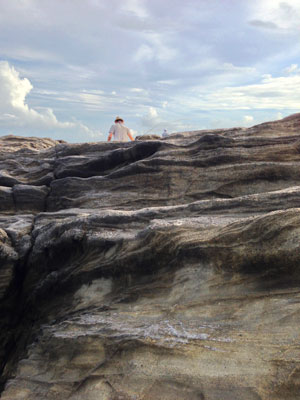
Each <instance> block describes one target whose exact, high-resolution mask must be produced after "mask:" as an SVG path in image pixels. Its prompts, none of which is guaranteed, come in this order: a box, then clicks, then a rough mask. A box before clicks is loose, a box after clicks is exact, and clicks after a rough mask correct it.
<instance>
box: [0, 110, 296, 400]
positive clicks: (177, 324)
mask: <svg viewBox="0 0 300 400" xmlns="http://www.w3.org/2000/svg"><path fill="white" fill-rule="evenodd" d="M299 121H300V114H296V115H294V116H291V117H289V118H286V119H283V120H281V121H275V122H271V123H266V124H262V125H258V126H255V127H253V128H249V129H245V128H235V129H226V130H214V131H196V132H183V133H178V134H173V135H170V136H169V137H168V138H167V139H164V140H154V141H153V140H149V141H139V142H132V143H125V144H122V143H88V144H75V145H74V144H73V145H71V144H70V145H69V144H56V146H55V147H52V148H49V149H46V150H41V151H31V150H24V151H23V150H22V149H21V150H19V151H17V152H15V153H13V157H10V156H7V157H6V155H5V153H1V151H0V158H1V160H0V163H2V164H1V166H3V168H1V171H2V175H1V176H0V183H1V185H3V186H2V187H1V188H0V198H1V199H3V201H2V202H1V203H0V280H1V282H0V295H1V294H2V298H3V301H2V305H1V307H0V311H1V316H2V318H1V323H2V326H1V330H0V343H1V345H0V359H1V368H2V369H3V371H2V382H3V385H4V384H5V386H3V392H2V399H4V400H18V399H20V400H21V399H22V400H29V399H30V400H41V399H48V400H54V399H73V400H81V399H82V400H83V399H84V400H94V399H97V400H121V399H126V400H129V399H130V400H133V399H135V400H142V399H147V400H152V399H153V400H157V399H161V400H169V399H170V400H171V399H172V400H174V399H178V400H179V399H180V400H185V399H186V400H193V399H205V400H219V399H222V400H254V399H255V400H271V399H272V400H283V399H284V400H296V399H298V398H300V397H299V389H300V384H299V382H300V380H299V376H300V373H299V371H300V359H299V355H300V347H299V343H298V342H299V340H298V329H299V328H298V327H299V322H300V318H299V287H300V273H299V265H300V245H299V243H300V174H299V164H300V150H299V149H300V146H299V143H300V132H299V129H298V126H299ZM144 139H145V138H144ZM47 177H48V178H49V179H48V178H47ZM47 179H48V180H47ZM28 212H30V214H29V213H28Z"/></svg>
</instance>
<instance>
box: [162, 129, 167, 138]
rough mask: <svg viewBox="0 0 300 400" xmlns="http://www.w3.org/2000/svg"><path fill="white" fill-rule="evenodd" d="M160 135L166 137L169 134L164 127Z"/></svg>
mask: <svg viewBox="0 0 300 400" xmlns="http://www.w3.org/2000/svg"><path fill="white" fill-rule="evenodd" d="M161 136H162V137H163V138H166V137H168V136H169V134H168V131H167V130H166V129H164V131H163V133H162V135H161Z"/></svg>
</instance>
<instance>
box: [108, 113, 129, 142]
mask: <svg viewBox="0 0 300 400" xmlns="http://www.w3.org/2000/svg"><path fill="white" fill-rule="evenodd" d="M112 137H113V138H114V141H115V142H127V141H128V138H129V139H130V140H134V139H133V137H132V134H131V132H130V129H129V128H127V127H126V126H125V125H124V120H123V119H122V118H121V117H116V119H115V123H114V125H112V126H111V128H110V130H109V134H108V138H107V141H108V142H110V141H111V138H112Z"/></svg>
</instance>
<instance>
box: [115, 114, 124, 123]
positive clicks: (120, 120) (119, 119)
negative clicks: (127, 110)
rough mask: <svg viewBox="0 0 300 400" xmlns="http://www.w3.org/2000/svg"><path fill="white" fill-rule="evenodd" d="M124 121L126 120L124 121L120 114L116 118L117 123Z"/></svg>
mask: <svg viewBox="0 0 300 400" xmlns="http://www.w3.org/2000/svg"><path fill="white" fill-rule="evenodd" d="M123 122H124V121H123V119H122V118H121V117H119V116H118V117H116V119H115V123H116V124H118V123H119V124H123Z"/></svg>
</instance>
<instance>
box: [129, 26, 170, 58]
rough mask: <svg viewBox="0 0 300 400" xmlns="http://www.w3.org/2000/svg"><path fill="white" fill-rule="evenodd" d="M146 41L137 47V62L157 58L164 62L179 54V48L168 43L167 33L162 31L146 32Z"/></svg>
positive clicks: (135, 56)
mask: <svg viewBox="0 0 300 400" xmlns="http://www.w3.org/2000/svg"><path fill="white" fill-rule="evenodd" d="M144 39H145V41H146V43H143V44H142V45H141V46H139V48H138V49H137V51H136V53H135V54H134V56H133V60H134V61H136V62H144V61H151V60H156V61H159V62H162V63H165V62H167V61H171V60H173V59H174V58H175V57H176V55H177V50H176V49H175V48H173V47H171V46H170V45H169V44H168V43H167V35H162V34H160V33H154V32H151V33H146V34H144Z"/></svg>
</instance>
